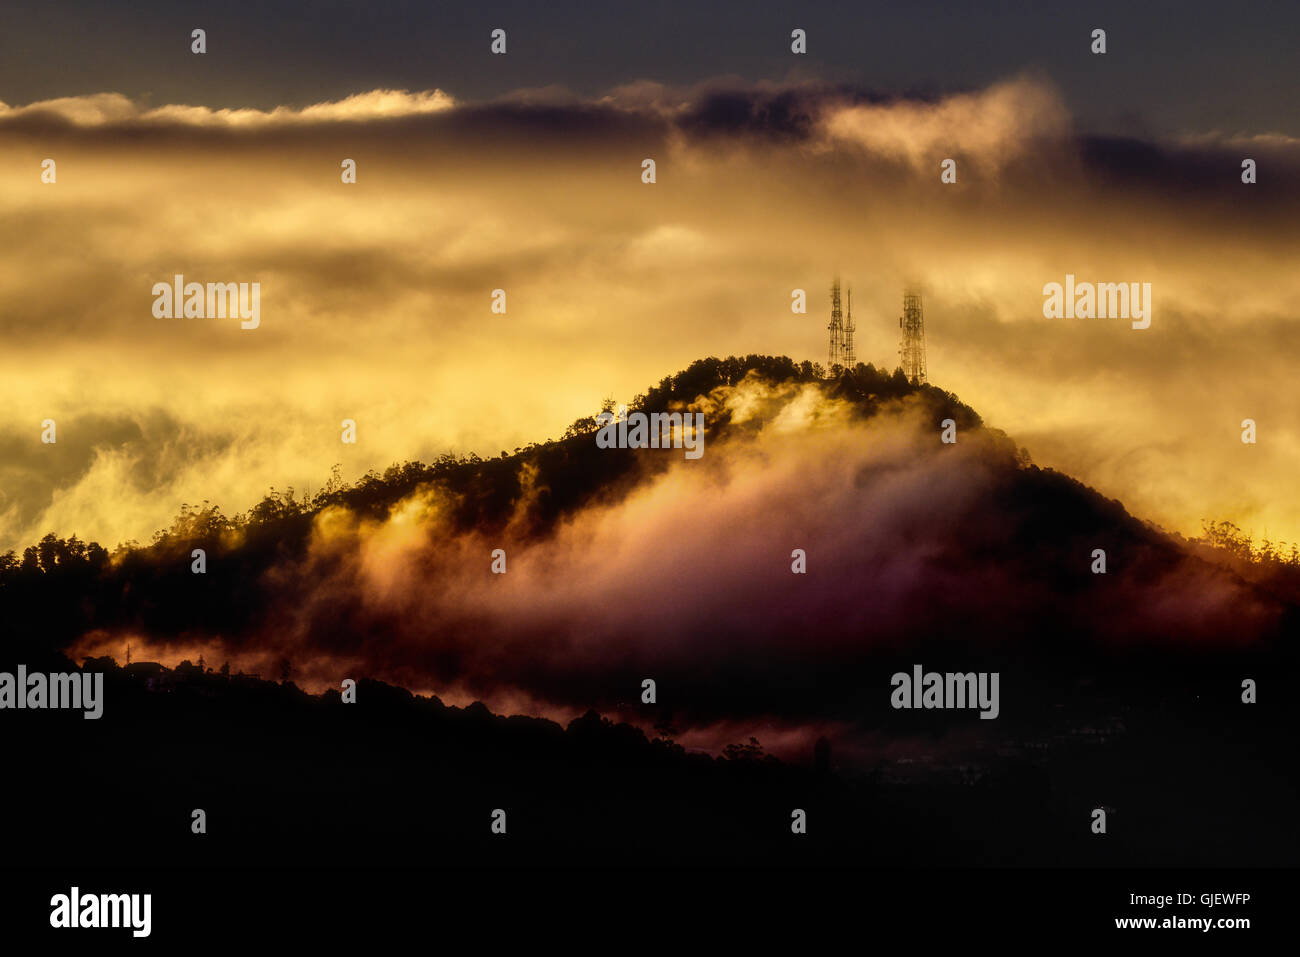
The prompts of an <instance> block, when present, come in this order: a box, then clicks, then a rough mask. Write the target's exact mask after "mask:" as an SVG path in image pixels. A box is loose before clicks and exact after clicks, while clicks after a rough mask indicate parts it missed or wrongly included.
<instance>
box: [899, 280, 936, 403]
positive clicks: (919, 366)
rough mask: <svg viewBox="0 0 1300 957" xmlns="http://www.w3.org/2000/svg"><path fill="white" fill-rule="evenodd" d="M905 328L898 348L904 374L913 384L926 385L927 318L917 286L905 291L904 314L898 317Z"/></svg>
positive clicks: (901, 326) (901, 325) (902, 327)
mask: <svg viewBox="0 0 1300 957" xmlns="http://www.w3.org/2000/svg"><path fill="white" fill-rule="evenodd" d="M898 325H899V327H900V328H901V329H902V330H903V345H902V347H901V348H900V349H899V350H898V354H899V356H900V357H901V358H902V360H903V362H902V366H903V375H904V376H906V377H907V381H908V382H910V383H912V384H913V385H925V384H926V382H928V381H929V380H928V379H927V378H926V373H925V318H924V316H923V315H922V313H921V292H920V290H919V289H917V288H915V287H909V288H907V289H905V290H904V291H903V314H902V315H901V316H900V317H899V319H898Z"/></svg>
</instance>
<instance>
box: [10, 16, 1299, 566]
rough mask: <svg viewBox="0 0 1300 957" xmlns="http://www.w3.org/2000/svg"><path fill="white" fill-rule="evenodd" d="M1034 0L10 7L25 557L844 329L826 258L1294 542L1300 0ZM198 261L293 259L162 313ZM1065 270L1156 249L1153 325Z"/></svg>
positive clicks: (1112, 473)
mask: <svg viewBox="0 0 1300 957" xmlns="http://www.w3.org/2000/svg"><path fill="white" fill-rule="evenodd" d="M1041 6H1042V5H1029V4H1024V5H1018V4H1003V5H999V6H997V7H996V9H995V10H994V11H993V12H979V11H975V10H971V9H966V8H965V7H964V6H962V5H926V4H920V5H909V6H907V7H896V8H891V7H886V6H884V5H881V6H879V7H872V6H864V5H850V4H801V5H797V6H795V5H790V6H778V5H763V4H759V5H753V4H745V5H740V4H725V3H724V4H716V5H710V6H709V8H708V9H707V10H703V11H701V10H699V9H696V8H693V7H691V6H687V5H679V6H674V5H666V6H665V5H655V6H653V7H651V6H646V7H643V8H642V7H635V6H631V5H629V6H627V7H626V8H623V7H619V8H617V10H616V8H615V7H600V8H597V9H594V10H587V9H583V8H582V7H579V6H577V5H573V4H563V3H561V4H549V5H544V6H542V5H531V4H514V5H512V4H502V5H496V6H492V5H487V6H476V7H474V8H473V9H472V11H469V10H464V9H462V10H457V11H453V10H449V9H448V8H445V7H437V6H435V5H426V4H419V5H417V4H385V5H383V6H382V10H377V9H369V8H365V7H356V8H353V7H351V6H347V5H342V4H323V5H321V4H314V5H310V6H305V5H289V4H274V3H272V4H264V5H259V6H257V7H256V8H255V9H254V8H251V7H250V8H247V9H245V8H244V7H243V6H242V5H236V4H229V5H223V4H211V3H207V4H202V5H194V6H190V7H187V6H186V5H185V4H179V5H178V4H165V5H164V4H143V5H134V6H132V7H131V9H130V10H129V11H123V10H105V9H103V8H101V7H100V6H98V5H90V4H86V5H79V4H40V5H36V4H22V3H20V4H16V5H11V7H10V8H9V9H8V10H7V14H8V16H9V27H8V28H7V29H6V30H5V31H4V34H3V38H0V45H2V47H0V103H3V105H2V106H0V222H2V223H3V226H4V228H3V229H0V343H2V344H3V350H2V351H0V410H3V411H0V550H3V549H8V548H17V549H21V548H22V547H23V546H24V545H26V544H30V543H32V542H34V541H35V540H36V539H37V538H39V537H40V536H41V535H43V534H45V533H46V532H50V531H53V532H57V533H59V534H62V535H67V534H73V533H75V534H78V535H79V536H81V537H82V538H91V539H95V540H98V541H100V542H102V543H104V544H106V545H109V546H110V547H111V546H113V545H115V544H117V543H119V542H122V541H126V540H130V539H136V540H140V541H147V540H148V539H149V537H150V536H151V535H152V533H153V531H154V530H156V529H158V528H161V527H165V526H166V525H167V524H169V522H170V519H171V517H172V516H174V515H175V514H176V512H177V511H178V509H179V507H180V505H181V504H182V503H190V504H193V503H197V502H199V501H202V500H204V499H206V500H210V501H212V502H214V503H216V504H219V505H220V506H221V507H222V508H223V509H224V510H225V511H226V512H227V513H228V514H229V513H233V512H236V511H241V510H243V509H246V508H248V507H249V506H251V505H252V504H253V503H255V502H256V501H257V500H258V499H259V498H260V497H261V496H262V495H263V494H265V493H266V491H267V490H268V489H270V488H271V487H273V486H274V487H276V488H279V489H283V488H285V487H287V486H293V487H294V488H296V489H299V490H304V489H306V488H307V487H308V486H310V487H311V488H313V489H314V488H318V487H319V485H320V484H321V483H323V482H324V480H325V479H326V478H327V476H328V474H329V470H330V468H331V467H332V466H333V465H334V464H335V463H338V464H340V466H341V468H342V472H343V476H344V477H345V478H347V479H355V478H357V477H358V476H360V475H361V474H363V473H364V472H365V471H366V470H367V469H372V468H373V469H378V470H380V471H382V470H383V469H384V468H385V467H387V466H388V465H390V464H392V463H394V462H398V461H404V460H408V459H419V460H424V461H428V460H430V459H432V458H433V457H435V456H436V455H438V454H439V453H441V452H444V451H448V450H451V451H455V452H471V451H472V452H477V453H478V454H480V455H485V456H486V455H495V454H498V453H499V452H500V451H501V450H513V449H514V448H516V447H517V446H521V445H524V444H526V443H528V442H531V441H541V440H544V439H546V438H548V437H558V436H559V435H560V434H561V433H562V432H563V430H564V428H565V427H566V426H567V425H568V424H569V423H570V422H572V421H573V420H574V419H576V418H578V417H580V416H584V415H590V414H592V413H594V412H595V411H596V410H597V409H598V408H599V403H600V401H601V399H603V398H605V397H606V396H613V397H615V398H616V399H617V400H618V401H627V400H629V399H631V398H632V397H633V396H634V395H636V394H637V393H639V392H642V391H644V390H645V389H646V388H647V387H649V386H651V385H652V384H654V383H656V382H658V381H659V380H660V379H661V378H663V377H664V376H666V375H670V374H672V373H674V372H676V371H679V370H680V369H682V368H684V367H685V366H687V365H688V364H689V363H690V362H691V361H693V360H694V359H697V358H700V357H702V356H706V355H727V354H746V353H766V354H788V355H790V356H792V357H794V358H796V359H800V360H802V359H813V360H820V361H824V359H825V352H826V329H825V324H826V319H827V311H828V308H829V303H828V287H829V284H830V281H831V278H832V277H833V276H834V275H835V274H836V273H838V274H839V275H840V277H841V278H842V280H843V281H844V282H845V283H846V284H851V285H852V287H853V305H854V316H855V319H856V320H857V325H858V355H859V358H860V359H862V360H863V361H869V362H873V363H875V364H876V365H878V366H886V367H890V368H892V367H893V366H894V365H895V364H896V363H897V348H898V343H897V333H898V328H897V316H898V313H899V311H900V309H899V307H900V300H901V292H902V287H903V284H904V283H905V282H907V281H913V280H915V281H918V282H920V283H921V286H922V289H923V291H924V296H925V300H924V301H925V314H926V323H927V333H928V337H929V340H928V346H929V350H928V351H929V371H930V378H931V381H932V382H934V383H935V384H937V385H939V386H941V387H942V388H945V389H948V390H950V391H952V392H954V393H956V394H957V395H958V396H960V397H961V399H962V400H963V401H965V402H967V403H969V404H970V405H972V406H973V407H974V408H976V409H977V410H978V411H979V412H980V413H981V414H982V415H983V416H984V418H985V420H986V421H987V422H988V423H989V424H990V425H992V426H995V427H997V428H1000V429H1002V430H1004V431H1006V432H1007V433H1008V434H1009V435H1011V437H1012V438H1013V439H1014V440H1015V441H1016V442H1017V443H1018V444H1020V445H1022V446H1024V447H1025V448H1026V449H1027V450H1028V452H1029V453H1030V455H1031V456H1032V458H1033V459H1034V461H1035V462H1037V463H1039V464H1041V465H1045V466H1051V467H1054V468H1058V469H1061V470H1064V471H1066V472H1069V473H1070V474H1072V475H1074V476H1075V477H1077V478H1079V479H1080V480H1082V481H1084V482H1086V483H1088V484H1090V485H1092V486H1094V487H1096V488H1097V489H1098V490H1100V491H1101V492H1102V493H1103V494H1105V495H1107V496H1109V497H1113V498H1117V499H1119V500H1121V501H1123V502H1124V503H1125V505H1126V507H1128V508H1129V509H1130V511H1132V512H1133V513H1134V514H1136V515H1138V516H1140V517H1142V518H1144V519H1149V520H1151V521H1154V522H1157V523H1159V524H1161V525H1162V526H1163V527H1165V528H1168V529H1170V530H1173V531H1179V532H1183V533H1185V534H1194V533H1196V532H1197V531H1199V529H1200V523H1201V520H1202V519H1228V520H1232V521H1235V522H1237V523H1238V524H1239V525H1241V526H1242V527H1243V528H1246V529H1248V530H1250V531H1253V532H1254V534H1255V535H1256V537H1257V538H1260V537H1263V536H1264V535H1268V536H1269V537H1271V538H1274V539H1278V538H1281V539H1284V540H1287V541H1296V540H1300V505H1298V504H1297V503H1296V500H1295V497H1294V492H1293V489H1294V476H1295V475H1296V474H1297V471H1298V470H1300V425H1297V423H1296V420H1295V409H1296V408H1297V402H1296V399H1297V385H1296V381H1295V372H1294V370H1295V362H1296V359H1297V358H1298V357H1297V350H1300V336H1298V335H1297V332H1298V331H1300V330H1298V329H1297V320H1298V319H1300V316H1298V315H1297V308H1296V305H1295V303H1296V302H1297V292H1300V290H1298V289H1297V286H1298V285H1300V276H1298V274H1297V271H1296V270H1295V268H1294V264H1295V262H1296V259H1297V256H1296V254H1297V245H1298V236H1297V231H1296V229H1295V223H1296V213H1297V205H1298V204H1300V141H1298V140H1297V137H1300V124H1298V123H1297V115H1296V109H1297V108H1296V102H1297V98H1296V97H1295V95H1294V79H1293V78H1294V76H1295V75H1296V70H1295V65H1296V64H1295V59H1296V54H1295V53H1294V36H1295V27H1296V22H1295V21H1296V19H1297V17H1298V16H1300V12H1298V11H1297V8H1296V7H1295V5H1293V4H1291V5H1287V4H1276V5H1273V4H1259V5H1252V6H1251V7H1250V8H1249V9H1248V10H1246V11H1241V10H1237V9H1234V8H1228V7H1217V6H1216V7H1210V6H1205V5H1198V4H1179V5H1160V4H1155V5H1150V6H1144V8H1143V9H1142V10H1141V11H1131V10H1127V9H1126V8H1125V7H1123V6H1119V5H1115V6H1107V5H1097V6H1092V7H1090V8H1089V10H1088V11H1087V12H1086V13H1073V12H1072V13H1068V14H1063V13H1060V12H1054V11H1051V10H1041V9H1040V7H1041ZM1094 21H1095V22H1094ZM196 26H201V27H203V28H204V29H206V30H207V32H208V52H207V53H206V54H203V55H195V54H193V53H191V52H190V38H189V32H190V30H191V29H192V28H193V27H196ZM497 26H501V27H503V28H505V29H507V33H508V52H507V54H506V55H505V56H495V57H494V56H492V55H491V54H490V53H489V52H488V44H489V38H488V34H489V32H490V30H491V29H493V28H494V27H497ZM796 26H798V27H803V28H806V29H807V30H808V36H809V54H808V56H807V57H800V56H796V55H793V54H791V53H790V52H789V33H790V29H792V28H794V27H796ZM1096 26H1102V27H1104V28H1106V29H1107V31H1108V45H1109V49H1108V52H1107V53H1106V54H1105V55H1094V54H1091V53H1090V52H1089V49H1088V46H1089V42H1090V39H1089V35H1090V33H1091V30H1092V28H1094V27H1096ZM1192 64H1194V68H1193V67H1192ZM1245 157H1251V158H1254V159H1255V160H1256V162H1257V164H1258V182H1257V183H1255V184H1252V185H1247V184H1243V183H1242V182H1241V162H1242V159H1243V158H1245ZM47 158H48V159H53V160H54V161H55V163H56V169H57V178H56V181H55V182H53V183H44V182H42V181H41V172H42V161H43V160H44V159H47ZM345 158H351V159H354V160H355V161H356V164H357V180H356V183H355V184H344V183H342V182H341V180H340V164H341V162H342V160H344V159H345ZM645 158H653V159H655V161H656V164H657V167H656V170H657V181H656V182H655V183H653V184H646V183H643V182H642V178H641V172H642V161H643V159H645ZM947 158H952V159H955V160H956V164H957V166H956V169H957V181H956V183H952V184H945V183H942V182H941V180H940V164H941V162H942V161H943V160H944V159H947ZM178 273H179V274H183V275H184V276H185V277H186V281H198V282H258V283H260V289H261V297H262V298H261V321H260V325H259V327H258V328H256V329H241V328H240V327H239V323H238V322H234V321H229V320H220V319H211V320H209V319H197V318H189V319H186V318H179V319H162V318H157V317H155V315H154V314H153V304H154V296H153V294H152V292H151V290H152V288H153V286H154V284H155V283H157V282H160V281H170V280H171V278H172V277H173V276H174V275H176V274H178ZM1067 274H1073V275H1075V276H1077V277H1078V278H1079V280H1080V281H1084V280H1090V281H1096V282H1150V283H1151V284H1152V297H1153V299H1152V301H1153V316H1152V323H1151V327H1150V328H1149V329H1145V330H1134V329H1132V328H1130V326H1129V324H1128V322H1126V321H1122V320H1103V319H1048V318H1045V317H1044V315H1043V311H1042V306H1043V299H1044V296H1043V287H1044V285H1045V284H1047V283H1050V282H1064V280H1065V277H1066V275H1067ZM495 289H504V290H505V292H506V312H505V314H498V313H493V312H492V310H491V303H492V291H493V290H495ZM795 289H804V290H806V291H807V293H808V302H809V307H808V314H807V315H795V314H792V313H791V310H790V302H791V294H792V290H795ZM1247 418H1250V419H1253V420H1255V422H1256V423H1257V429H1258V441H1257V442H1256V443H1255V444H1250V445H1248V444H1244V443H1243V442H1242V441H1241V431H1242V421H1243V420H1244V419H1247ZM45 419H54V420H55V421H56V423H57V442H56V443H55V444H53V445H49V444H43V443H42V442H41V441H40V436H41V432H42V424H41V423H42V422H43V421H44V420H45ZM344 419H352V420H354V421H355V422H356V423H357V437H358V440H357V442H356V444H354V445H349V444H344V443H342V442H341V441H340V432H341V422H342V420H344Z"/></svg>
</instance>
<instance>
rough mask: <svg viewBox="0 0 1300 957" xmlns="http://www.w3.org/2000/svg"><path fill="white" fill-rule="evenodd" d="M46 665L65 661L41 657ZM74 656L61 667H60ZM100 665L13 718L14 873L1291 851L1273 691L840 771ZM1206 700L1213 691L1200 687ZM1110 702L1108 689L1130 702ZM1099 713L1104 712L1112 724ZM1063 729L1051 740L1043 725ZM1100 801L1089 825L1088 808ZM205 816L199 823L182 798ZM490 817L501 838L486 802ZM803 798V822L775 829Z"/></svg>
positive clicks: (1093, 702) (388, 701) (592, 719)
mask: <svg viewBox="0 0 1300 957" xmlns="http://www.w3.org/2000/svg"><path fill="white" fill-rule="evenodd" d="M47 664H48V665H49V666H50V667H52V668H54V667H57V663H56V662H53V661H51V662H48V663H47ZM67 666H68V665H67V664H66V663H65V665H64V667H67ZM87 667H88V668H90V669H100V668H103V669H105V670H106V672H107V687H106V700H107V705H106V708H105V711H104V715H103V717H102V718H100V719H98V720H95V721H86V720H83V719H82V718H81V717H80V715H72V714H66V713H51V712H46V713H37V712H30V711H28V712H9V713H7V714H5V715H4V716H3V717H4V720H5V725H6V727H5V731H6V736H5V740H6V761H7V762H9V766H10V767H12V768H15V769H21V773H20V774H19V775H16V776H14V777H11V778H10V786H9V787H7V788H6V789H5V791H4V796H3V800H2V804H3V809H4V819H5V821H6V825H7V827H6V840H5V847H6V851H5V854H6V860H8V861H9V862H10V863H11V864H26V865H44V866H59V867H62V868H65V869H66V868H70V867H89V866H105V865H110V864H111V865H113V866H153V865H181V866H206V865H219V864H226V865H235V866H240V867H258V866H271V865H276V866H279V865H299V864H306V865H342V866H348V865H416V866H425V865H435V866H466V867H491V866H494V865H499V864H511V865H541V866H554V865H569V864H572V865H599V866H605V865H616V866H617V865H632V866H635V865H643V864H656V865H670V866H689V865H736V864H757V865H771V864H778V865H795V866H797V865H804V864H819V865H825V864H832V865H848V866H897V865H905V866H928V865H959V866H982V865H1009V864H1016V865H1028V864H1037V865H1045V866H1055V865H1098V866H1103V865H1123V866H1131V865H1155V864H1159V865H1181V864H1189V865H1233V866H1247V865H1260V864H1265V865H1287V864H1294V863H1295V861H1296V860H1297V847H1296V838H1295V833H1296V832H1295V828H1294V826H1293V824H1292V815H1293V812H1294V805H1293V802H1294V790H1293V784H1294V775H1293V772H1292V771H1291V769H1290V762H1289V761H1287V760H1286V757H1285V755H1286V753H1287V749H1288V748H1289V731H1284V730H1283V727H1282V726H1280V725H1278V724H1275V723H1274V721H1276V720H1277V719H1280V718H1282V717H1283V716H1284V715H1285V714H1288V713H1289V709H1288V708H1286V707H1284V706H1280V705H1278V704H1273V705H1261V706H1260V707H1259V709H1258V710H1254V711H1251V712H1249V713H1243V712H1242V711H1241V710H1240V709H1237V710H1235V711H1234V710H1232V709H1229V708H1226V707H1219V708H1214V707H1205V706H1202V705H1200V704H1198V703H1197V702H1195V701H1194V700H1177V701H1165V702H1160V703H1158V704H1155V705H1152V706H1144V707H1138V708H1128V707H1124V708H1123V710H1124V717H1123V719H1122V720H1120V721H1118V722H1117V721H1114V720H1111V719H1107V718H1105V717H1104V712H1105V711H1106V709H1108V708H1114V707H1115V703H1114V702H1106V701H1104V700H1099V699H1095V698H1089V697H1088V696H1087V695H1086V694H1085V695H1082V696H1081V697H1080V701H1079V703H1078V704H1077V705H1075V706H1074V708H1072V712H1071V714H1070V715H1069V716H1063V720H1062V721H1061V722H1059V727H1057V728H1055V729H1049V730H1052V731H1053V734H1051V735H1048V736H1045V737H1044V739H1043V744H1044V746H1043V747H1042V748H1039V749H1032V748H1031V749H1019V751H1016V750H1014V749H1005V753H1003V754H999V753H990V754H987V755H985V756H984V757H983V759H982V760H980V761H978V762H971V763H969V764H967V765H965V766H963V767H940V766H933V767H928V768H926V767H919V766H916V765H911V764H907V763H900V762H899V761H897V760H895V761H884V762H881V763H880V764H879V765H878V766H877V767H876V768H875V769H874V770H873V771H872V772H871V773H868V774H852V773H846V772H845V771H844V770H843V769H840V768H839V767H838V763H837V761H836V758H835V755H834V752H833V751H831V752H829V753H826V752H825V751H824V745H823V746H822V749H819V750H821V751H822V753H821V755H820V757H819V758H818V759H813V755H809V756H808V758H809V759H810V760H809V761H808V762H807V763H806V764H804V765H802V766H795V765H791V764H788V763H783V762H779V761H776V760H775V759H773V758H771V757H768V756H765V755H763V754H762V751H761V748H758V747H755V746H754V745H753V744H752V743H748V744H744V745H739V746H737V747H733V748H729V749H728V750H727V753H726V755H725V756H720V757H712V756H709V755H704V754H698V753H689V752H687V751H685V750H684V749H682V748H680V747H679V746H677V745H675V744H672V743H671V742H668V741H665V740H651V739H647V737H646V736H645V734H644V733H643V732H641V731H640V730H638V729H636V728H633V727H631V726H630V725H627V724H615V723H613V722H611V721H609V720H608V719H603V718H601V717H600V716H598V715H596V714H595V713H594V712H593V713H588V714H587V715H585V716H583V717H580V718H577V719H575V720H573V721H572V722H570V723H569V725H568V726H567V727H561V726H560V725H558V724H556V723H554V722H551V721H546V720H543V719H536V718H527V717H511V718H506V717H502V716H498V715H494V714H492V713H490V712H489V711H488V710H487V709H485V708H483V707H482V706H481V705H474V706H471V707H469V708H465V709H459V708H452V707H447V706H444V705H443V704H442V703H441V702H440V701H438V700H437V699H436V698H432V699H430V698H417V697H413V696H411V695H410V694H409V693H407V692H404V691H402V690H401V689H397V688H393V687H391V686H388V685H385V684H383V683H381V682H371V681H363V682H362V683H361V685H360V686H359V688H358V695H357V702H356V703H355V704H347V705H345V704H343V703H341V701H340V696H339V694H338V693H335V692H328V693H326V694H324V695H321V696H311V695H307V694H305V693H304V692H302V691H300V690H299V689H297V688H296V687H294V686H293V685H292V684H277V683H274V682H270V681H265V680H261V679H257V678H251V677H247V676H233V677H225V676H222V675H219V674H216V673H213V672H201V671H199V670H198V669H197V668H194V667H192V666H188V665H186V666H183V667H181V668H178V669H176V670H174V671H172V670H169V669H165V668H162V667H160V666H157V665H151V664H141V665H132V666H130V667H129V668H127V669H118V668H117V667H116V666H115V665H113V663H112V662H110V661H90V662H87ZM1203 690H1205V691H1213V690H1214V686H1213V684H1212V683H1211V684H1207V685H1206V687H1205V689H1203ZM1121 707H1122V706H1121ZM1108 721H1109V723H1108ZM1057 732H1059V733H1057ZM1095 807H1104V808H1106V809H1107V810H1108V812H1109V814H1110V820H1109V832H1108V834H1107V835H1105V836H1104V837H1100V836H1096V835H1093V834H1092V833H1090V831H1089V822H1090V815H1091V811H1092V809H1093V808H1095ZM195 809H202V810H203V811H204V812H205V813H206V825H207V833H206V834H195V833H193V832H192V820H193V818H192V812H193V811H194V810H195ZM498 809H500V810H503V811H504V812H505V815H506V817H505V820H506V833H505V834H493V833H492V831H491V823H492V815H493V812H494V811H496V810H498ZM796 809H801V810H803V811H805V812H806V814H807V833H806V834H794V833H792V831H791V821H792V813H793V812H794V811H795V810H796Z"/></svg>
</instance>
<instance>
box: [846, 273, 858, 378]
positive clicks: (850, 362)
mask: <svg viewBox="0 0 1300 957" xmlns="http://www.w3.org/2000/svg"><path fill="white" fill-rule="evenodd" d="M848 293H849V307H848V311H847V312H846V314H845V316H844V362H843V365H844V368H846V369H852V368H853V367H854V366H855V365H857V361H858V357H857V353H855V352H854V351H853V333H854V331H855V330H856V329H857V326H855V325H854V324H853V288H852V287H851V286H850V287H849V290H848Z"/></svg>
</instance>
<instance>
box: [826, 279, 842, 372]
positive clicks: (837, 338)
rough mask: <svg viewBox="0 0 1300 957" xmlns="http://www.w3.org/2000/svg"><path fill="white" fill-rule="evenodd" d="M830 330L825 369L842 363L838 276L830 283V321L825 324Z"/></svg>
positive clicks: (827, 369)
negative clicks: (829, 343)
mask: <svg viewBox="0 0 1300 957" xmlns="http://www.w3.org/2000/svg"><path fill="white" fill-rule="evenodd" d="M826 328H827V329H829V330H830V334H831V345H830V351H829V353H828V355H827V359H826V371H827V372H829V371H830V370H831V368H832V367H833V366H835V365H843V364H844V361H843V350H844V312H843V310H842V309H841V308H840V277H839V276H836V277H835V281H834V282H832V283H831V321H830V322H829V323H828V324H827V326H826Z"/></svg>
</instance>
